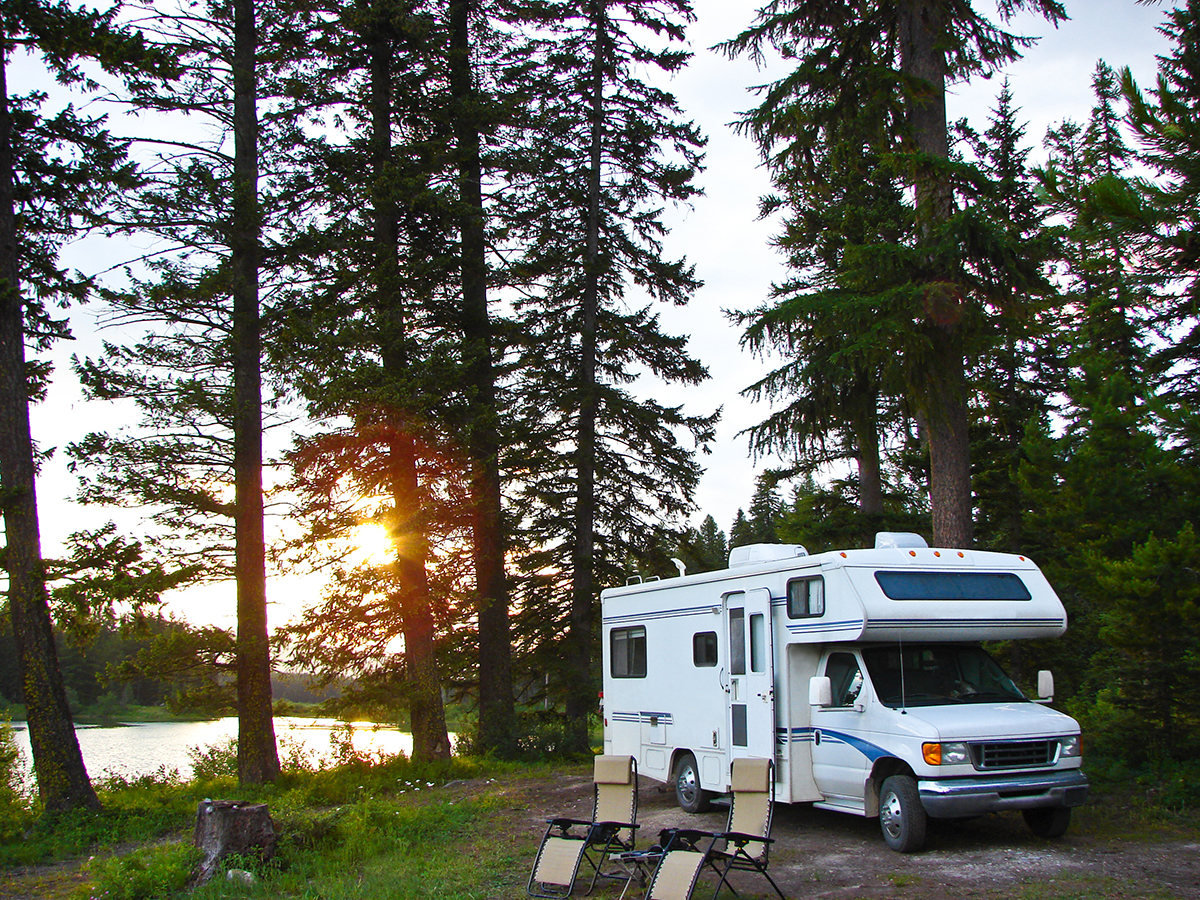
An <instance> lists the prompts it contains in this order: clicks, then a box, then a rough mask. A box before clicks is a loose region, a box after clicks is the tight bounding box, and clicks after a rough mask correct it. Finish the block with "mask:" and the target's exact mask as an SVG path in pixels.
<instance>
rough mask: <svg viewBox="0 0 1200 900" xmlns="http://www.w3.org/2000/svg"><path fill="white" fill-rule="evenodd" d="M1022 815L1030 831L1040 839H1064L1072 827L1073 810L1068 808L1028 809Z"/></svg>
mask: <svg viewBox="0 0 1200 900" xmlns="http://www.w3.org/2000/svg"><path fill="white" fill-rule="evenodd" d="M1022 814H1023V815H1024V816H1025V824H1026V825H1028V826H1029V830H1030V831H1032V832H1033V833H1034V834H1036V835H1037V836H1038V837H1040V838H1057V837H1062V836H1063V835H1064V834H1066V833H1067V829H1068V828H1069V827H1070V826H1071V810H1070V808H1069V807H1066V806H1051V807H1042V808H1041V809H1026V810H1022Z"/></svg>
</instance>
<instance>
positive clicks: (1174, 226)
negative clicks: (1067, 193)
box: [1121, 0, 1200, 459]
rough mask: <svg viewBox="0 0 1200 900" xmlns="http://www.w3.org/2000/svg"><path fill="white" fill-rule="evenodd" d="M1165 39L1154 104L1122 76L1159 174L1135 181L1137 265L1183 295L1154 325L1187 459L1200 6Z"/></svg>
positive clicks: (1197, 326)
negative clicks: (1142, 233) (1143, 234)
mask: <svg viewBox="0 0 1200 900" xmlns="http://www.w3.org/2000/svg"><path fill="white" fill-rule="evenodd" d="M1161 30H1162V32H1163V34H1164V35H1165V36H1166V37H1168V38H1169V39H1170V40H1171V41H1172V43H1173V47H1172V48H1171V50H1170V51H1169V52H1168V53H1166V54H1164V55H1163V56H1160V57H1159V58H1158V77H1157V80H1156V82H1155V87H1154V89H1153V90H1151V91H1150V95H1151V96H1150V98H1147V97H1146V96H1143V94H1142V92H1141V90H1140V89H1139V88H1138V85H1137V84H1136V82H1135V81H1134V80H1133V77H1132V75H1131V74H1130V72H1129V70H1128V69H1126V70H1124V72H1123V73H1122V75H1121V84H1122V93H1123V95H1124V98H1125V100H1126V101H1127V103H1128V119H1129V122H1130V123H1131V125H1132V127H1133V129H1134V133H1135V136H1136V138H1137V141H1138V145H1139V152H1138V160H1139V161H1140V162H1142V163H1143V164H1145V165H1146V166H1148V167H1149V169H1150V171H1151V172H1153V173H1154V175H1155V178H1154V179H1153V180H1142V181H1137V182H1135V184H1136V187H1137V188H1138V189H1139V192H1140V193H1141V194H1142V196H1143V197H1144V199H1145V201H1146V203H1147V206H1148V209H1147V212H1148V213H1149V215H1150V217H1151V224H1152V240H1151V243H1150V245H1149V247H1148V248H1147V252H1145V253H1143V254H1140V255H1139V257H1138V262H1139V264H1140V265H1141V266H1143V267H1145V268H1147V269H1148V272H1147V275H1148V276H1149V277H1151V278H1153V279H1154V280H1156V281H1158V282H1161V283H1164V284H1170V283H1176V284H1180V285H1181V287H1182V289H1181V290H1178V291H1176V290H1162V291H1160V292H1159V298H1158V302H1157V303H1156V304H1155V307H1154V310H1153V315H1152V324H1153V326H1154V328H1155V329H1156V331H1158V332H1159V333H1161V334H1163V335H1164V336H1165V337H1166V338H1167V339H1166V340H1163V341H1159V342H1156V343H1157V347H1156V349H1154V350H1153V352H1152V358H1151V361H1150V362H1151V367H1152V371H1153V372H1154V374H1155V376H1156V378H1157V379H1158V381H1159V396H1160V399H1161V401H1162V402H1163V403H1164V407H1165V409H1167V410H1169V413H1168V415H1167V416H1166V418H1165V421H1164V423H1163V424H1164V427H1166V428H1168V429H1170V431H1171V433H1172V434H1173V435H1174V436H1175V438H1176V440H1177V441H1178V442H1179V444H1180V446H1181V447H1183V448H1184V449H1185V450H1186V452H1187V454H1188V456H1189V458H1192V459H1194V458H1195V456H1196V453H1197V448H1198V446H1200V443H1198V442H1200V421H1198V420H1197V417H1196V415H1195V410H1196V409H1197V402H1196V401H1197V399H1198V397H1200V120H1198V118H1197V115H1198V112H1197V111H1198V108H1200V4H1197V3H1196V2H1195V0H1188V2H1186V3H1184V4H1183V5H1181V6H1179V7H1177V8H1176V9H1173V10H1171V11H1170V12H1169V13H1168V14H1167V21H1166V24H1165V25H1163V27H1162V29H1161Z"/></svg>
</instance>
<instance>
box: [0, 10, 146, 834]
mask: <svg viewBox="0 0 1200 900" xmlns="http://www.w3.org/2000/svg"><path fill="white" fill-rule="evenodd" d="M15 47H22V48H26V49H28V50H29V51H30V52H31V53H32V54H37V55H39V56H40V57H41V59H42V61H43V63H44V64H45V65H46V67H47V69H48V70H49V71H50V72H52V73H53V75H54V76H55V77H56V78H57V79H58V81H59V82H61V83H63V84H66V85H72V86H74V87H77V88H78V87H83V88H95V87H97V85H96V84H95V82H93V81H92V80H91V79H90V78H89V77H88V76H87V75H85V69H84V65H83V64H84V62H85V61H88V60H93V61H95V62H97V63H99V65H100V67H101V68H102V69H103V70H104V71H105V72H106V73H108V74H110V75H114V76H117V77H120V78H123V79H125V80H126V82H127V83H128V82H132V81H137V80H139V79H141V78H142V77H144V75H145V74H146V73H149V72H150V71H152V70H153V69H155V68H157V69H159V70H160V71H163V72H166V71H167V70H168V68H169V64H168V61H167V60H166V59H165V58H163V57H156V56H155V55H154V54H151V53H149V52H148V51H147V48H146V45H145V42H144V41H143V40H142V39H141V37H140V36H138V35H135V34H133V33H132V32H130V31H129V30H127V29H125V28H123V27H121V26H119V25H118V24H117V17H116V11H115V10H108V11H106V12H97V11H93V10H90V9H77V8H73V7H71V6H69V5H68V4H66V3H46V2H37V0H28V2H21V3H6V4H4V7H3V9H0V508H2V509H3V514H4V527H5V537H6V546H5V552H4V567H5V569H7V572H8V609H9V615H10V616H11V618H12V624H13V633H14V636H15V640H16V649H17V657H18V660H19V665H20V670H21V682H22V689H23V695H24V699H25V704H26V714H27V718H28V722H29V735H30V743H31V745H32V748H33V763H34V771H35V775H36V777H37V783H38V791H39V794H40V796H41V800H42V803H43V804H44V806H45V808H46V809H47V810H48V811H57V810H63V809H69V808H73V807H80V806H83V807H97V806H99V801H98V800H97V797H96V793H95V791H94V790H93V789H92V786H91V783H90V782H89V781H88V776H87V770H86V768H85V766H84V762H83V758H82V756H81V754H80V752H79V743H78V741H77V740H76V738H75V731H74V725H73V722H72V719H71V711H70V708H69V707H68V705H67V698H66V693H65V690H64V687H63V682H62V676H61V673H60V672H59V669H58V659H57V654H56V650H55V646H54V638H53V633H52V629H51V619H50V610H49V604H48V598H47V593H46V572H45V568H44V560H43V558H42V550H41V536H40V528H39V523H38V509H37V497H36V492H35V485H34V481H35V471H36V465H37V463H36V452H35V448H34V443H33V436H32V434H31V431H30V424H29V405H30V403H31V402H33V401H34V400H36V399H37V397H38V396H39V395H41V394H42V392H43V391H44V389H45V379H46V378H47V377H48V374H49V372H48V369H47V367H46V366H45V364H41V363H37V362H33V364H32V365H30V362H31V361H28V360H27V358H26V352H25V347H26V344H27V343H29V344H32V345H33V346H34V347H35V348H36V349H38V350H44V349H46V348H47V347H48V346H49V344H50V343H51V342H52V341H53V340H55V339H56V338H61V337H64V336H66V334H67V332H66V329H65V324H64V323H63V322H62V321H59V320H55V319H54V318H53V317H52V316H51V315H50V314H49V312H48V309H47V306H46V305H45V304H46V301H47V300H51V299H54V300H57V301H59V302H62V303H66V302H69V301H71V300H81V299H83V298H85V297H86V296H87V295H88V294H89V293H90V292H91V290H92V289H93V287H94V285H93V284H92V283H91V282H89V281H88V280H87V279H80V278H75V277H72V276H70V275H68V274H67V273H66V272H64V271H62V270H61V269H60V268H59V266H58V262H57V255H58V254H57V251H58V247H59V246H60V245H61V243H62V242H64V241H66V240H68V239H70V238H72V237H74V236H76V235H77V234H78V233H79V232H80V231H81V230H82V229H84V228H86V227H87V226H89V225H95V224H97V220H98V217H99V215H100V212H101V208H102V206H103V205H104V204H105V203H106V202H107V201H108V200H109V198H110V195H111V192H112V191H114V190H120V189H124V188H128V187H130V186H132V185H133V184H134V183H135V181H136V178H135V171H134V169H133V167H132V165H131V164H130V163H129V162H128V159H127V154H126V149H127V148H126V145H125V144H124V143H122V142H120V141H117V140H114V139H113V138H112V137H111V136H110V135H109V133H108V132H107V131H106V130H105V128H104V125H103V122H102V121H101V120H97V119H88V118H85V117H81V116H79V115H78V114H77V113H76V112H75V110H74V109H73V108H70V107H68V108H67V109H65V110H63V111H62V112H61V113H59V114H58V115H56V116H53V117H47V116H45V115H43V114H42V104H43V102H44V100H45V96H44V95H43V94H38V93H33V94H29V95H23V96H22V95H17V96H13V95H10V94H9V87H8V66H9V58H10V55H11V53H12V52H13V49H14V48H15Z"/></svg>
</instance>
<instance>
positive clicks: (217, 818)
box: [194, 800, 277, 884]
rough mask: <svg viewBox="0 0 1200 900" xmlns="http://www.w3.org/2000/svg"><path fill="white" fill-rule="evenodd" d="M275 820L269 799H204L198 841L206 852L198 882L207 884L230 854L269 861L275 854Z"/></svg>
mask: <svg viewBox="0 0 1200 900" xmlns="http://www.w3.org/2000/svg"><path fill="white" fill-rule="evenodd" d="M276 841H277V837H276V834H275V823H274V822H272V821H271V815H270V813H268V812H267V804H265V803H234V802H231V801H229V800H204V801H202V802H201V803H200V806H199V808H198V809H197V810H196V836H195V840H194V843H195V845H196V846H197V847H199V848H200V849H201V850H202V851H203V852H204V858H203V859H202V860H201V861H200V865H199V867H198V868H197V870H196V877H195V879H194V883H195V884H204V883H205V882H207V881H208V880H209V879H210V878H212V877H213V874H214V873H215V872H216V871H217V865H218V864H219V863H220V861H221V860H222V859H224V858H225V857H227V856H232V855H234V854H237V855H238V856H252V857H254V858H255V859H258V860H260V861H262V862H266V861H267V860H269V859H271V858H272V857H273V856H274V855H275V845H276Z"/></svg>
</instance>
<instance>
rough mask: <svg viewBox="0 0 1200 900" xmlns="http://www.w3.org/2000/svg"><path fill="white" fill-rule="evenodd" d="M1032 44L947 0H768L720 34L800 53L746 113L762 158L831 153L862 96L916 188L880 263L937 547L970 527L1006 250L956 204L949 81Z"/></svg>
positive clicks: (1047, 2)
mask: <svg viewBox="0 0 1200 900" xmlns="http://www.w3.org/2000/svg"><path fill="white" fill-rule="evenodd" d="M1018 9H1029V10H1032V11H1034V12H1037V13H1039V14H1042V15H1044V16H1046V17H1047V18H1049V19H1050V20H1051V21H1057V20H1058V19H1060V18H1063V17H1064V15H1065V13H1064V11H1063V9H1062V6H1061V4H1060V3H1058V2H1056V0H1029V2H1014V3H1008V4H1005V5H1004V6H1003V7H1002V10H1001V11H1002V13H1003V14H1005V15H1011V14H1012V13H1014V12H1015V11H1017V10H1018ZM1029 43H1030V39H1028V38H1021V37H1019V36H1016V35H1014V34H1011V33H1008V32H1005V31H1003V30H1002V29H1000V28H997V27H996V26H995V25H994V24H993V23H991V22H989V21H988V20H987V19H985V18H984V17H982V16H980V15H979V14H978V13H976V12H975V11H974V10H973V9H972V8H971V7H970V6H969V5H968V4H954V3H950V2H948V0H905V2H901V3H896V4H892V3H881V2H875V0H844V2H839V3H828V2H816V0H776V2H773V3H769V4H768V5H767V6H765V7H764V8H763V9H762V10H761V11H760V13H759V16H758V20H757V21H756V22H755V24H754V25H753V26H752V27H751V28H749V29H747V30H746V31H745V32H743V33H742V34H741V35H739V36H738V37H737V38H735V39H734V40H732V41H730V42H728V43H726V44H725V45H723V46H724V49H725V50H726V51H727V52H730V53H746V54H748V55H750V56H751V58H761V57H762V55H763V54H764V53H765V51H766V50H767V49H768V48H770V47H774V48H776V49H778V50H780V51H782V52H783V53H784V54H785V55H786V56H790V57H794V58H796V59H798V65H797V67H796V69H795V70H794V71H793V73H791V74H790V75H789V76H786V77H784V78H782V79H780V80H779V81H777V82H776V83H774V84H772V85H770V86H768V87H767V89H766V90H765V95H766V96H765V99H764V101H763V103H762V105H761V106H760V108H759V109H758V110H757V111H755V112H754V113H752V114H751V115H750V116H749V117H748V118H747V120H746V122H747V125H748V126H749V127H751V128H752V130H753V131H754V133H755V134H756V138H757V140H758V141H759V144H760V148H761V150H762V152H763V155H764V158H766V159H768V160H777V161H781V162H782V163H783V164H786V163H787V162H788V161H789V160H790V159H793V158H803V157H804V156H805V155H809V154H819V153H823V152H832V148H833V147H835V146H836V141H838V140H840V139H841V136H842V135H844V134H845V133H846V129H845V127H844V125H845V123H847V122H849V121H853V120H854V119H855V118H856V117H857V116H858V113H859V110H860V109H864V108H876V109H880V110H881V114H880V115H879V116H878V117H877V118H876V121H880V122H883V123H884V128H883V129H882V131H883V134H884V135H885V136H886V138H887V139H888V140H889V142H890V145H888V146H884V147H880V148H879V150H880V151H883V150H887V151H888V152H897V153H898V155H897V157H896V158H897V159H898V161H900V163H901V165H902V168H901V169H900V170H899V171H898V175H899V177H900V179H901V182H902V183H903V185H904V186H905V188H906V189H907V190H909V191H911V196H912V198H913V206H912V220H911V230H910V231H909V232H908V233H907V234H906V238H905V242H904V244H903V248H901V247H896V248H895V250H897V251H899V250H901V249H902V250H903V252H893V254H892V261H891V265H890V266H889V267H888V269H886V270H884V271H889V272H894V271H896V269H897V267H899V269H900V272H899V273H898V281H899V282H900V287H899V288H898V290H897V292H896V294H895V295H894V296H895V297H896V300H897V301H898V302H897V304H896V306H895V307H894V308H895V310H896V312H897V313H898V314H897V315H896V316H895V317H894V318H893V319H892V322H893V323H894V325H895V326H896V327H897V329H898V330H899V329H900V327H901V325H902V324H903V326H904V333H908V334H909V335H910V338H911V339H910V340H907V341H905V342H904V343H903V344H902V345H901V347H900V353H901V355H902V358H903V363H904V370H905V376H906V394H907V396H908V397H909V398H910V400H911V402H912V404H913V406H914V407H915V409H916V410H917V411H918V412H919V414H920V415H921V418H922V424H923V427H924V429H925V431H926V433H927V435H928V441H929V452H930V500H931V507H932V510H933V517H934V523H933V534H934V540H935V542H937V543H938V544H940V545H942V546H956V545H962V546H969V545H970V543H971V540H972V521H971V509H972V501H971V491H970V463H969V444H968V433H967V423H968V417H967V410H968V403H967V400H968V389H967V379H966V360H967V358H968V356H969V354H970V353H972V352H976V349H977V347H976V345H977V344H978V343H979V341H980V338H981V335H982V334H983V333H984V332H985V331H986V329H985V328H984V326H983V322H984V321H985V317H984V316H983V315H982V312H983V310H984V308H985V306H986V303H987V302H988V301H989V300H991V299H993V298H994V297H995V296H996V289H997V285H996V284H995V281H994V278H993V277H992V276H993V274H994V271H993V270H994V269H996V268H1000V267H1003V266H1004V265H1005V264H1006V263H1007V264H1008V265H1010V266H1011V265H1012V264H1013V263H1014V262H1017V260H1016V258H1015V257H1014V256H1012V255H1007V256H1006V255H1005V248H1004V247H1003V246H997V245H996V244H995V243H994V241H993V240H992V238H994V237H995V232H994V231H993V230H991V229H989V228H987V225H986V223H981V222H979V221H978V220H977V219H976V218H975V217H974V216H972V215H970V214H969V211H964V210H962V209H958V208H956V200H955V193H956V181H961V180H962V179H963V178H964V177H965V178H967V179H968V180H969V177H970V176H969V173H963V172H961V171H959V170H958V169H957V167H956V165H955V163H954V162H953V161H952V160H951V158H950V140H949V130H948V128H947V123H946V113H945V91H946V81H947V79H948V78H957V79H965V78H968V77H970V76H972V75H974V74H979V73H984V74H986V73H988V72H990V71H992V70H993V69H995V68H996V67H998V66H1000V65H1002V64H1003V63H1005V62H1008V61H1010V60H1012V59H1015V58H1016V57H1017V56H1019V54H1020V51H1021V49H1022V48H1024V47H1025V46H1028V44H1029ZM797 111H799V114H795V113H796V112H797ZM908 323H914V325H915V327H909V324H908ZM881 353H882V348H880V352H879V353H876V354H875V355H876V356H879V355H881Z"/></svg>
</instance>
